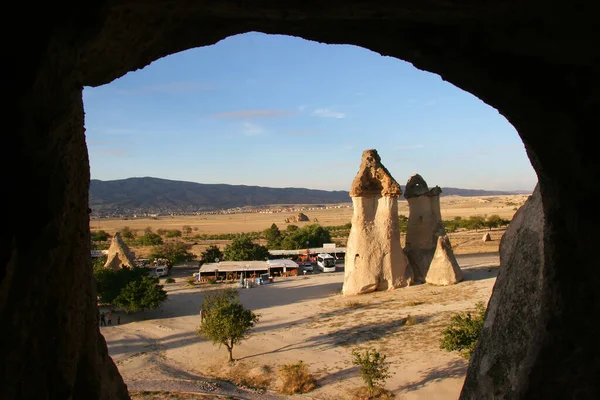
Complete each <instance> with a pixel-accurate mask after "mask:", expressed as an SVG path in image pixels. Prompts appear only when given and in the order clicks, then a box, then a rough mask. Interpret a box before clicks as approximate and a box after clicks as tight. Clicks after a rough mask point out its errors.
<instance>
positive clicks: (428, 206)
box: [404, 174, 452, 283]
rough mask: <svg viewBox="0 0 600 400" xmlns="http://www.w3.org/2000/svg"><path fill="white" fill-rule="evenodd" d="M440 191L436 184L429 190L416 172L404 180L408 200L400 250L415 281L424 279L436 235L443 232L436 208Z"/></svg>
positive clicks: (439, 212) (433, 249) (444, 232)
mask: <svg viewBox="0 0 600 400" xmlns="http://www.w3.org/2000/svg"><path fill="white" fill-rule="evenodd" d="M441 192H442V190H441V189H440V188H439V186H436V187H434V188H432V189H429V187H428V186H427V183H426V182H425V180H424V179H423V177H421V175H419V174H414V175H413V176H411V177H410V178H409V180H408V182H407V183H406V193H404V197H405V198H406V199H407V200H408V209H409V213H408V224H407V227H406V244H405V246H404V251H405V252H406V255H407V256H408V260H409V262H410V266H411V268H412V271H413V274H414V277H415V281H416V282H420V283H423V282H425V277H426V276H427V271H428V270H429V265H430V264H431V261H432V260H433V255H434V254H435V251H436V248H437V245H438V238H439V237H440V236H444V235H446V228H444V223H443V222H442V213H441V210H440V193H441ZM450 251H452V250H451V249H450Z"/></svg>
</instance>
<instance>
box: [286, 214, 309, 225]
mask: <svg viewBox="0 0 600 400" xmlns="http://www.w3.org/2000/svg"><path fill="white" fill-rule="evenodd" d="M306 221H310V218H308V216H307V215H306V214H304V213H298V215H295V216H293V217H291V218H286V219H285V222H286V223H288V222H306Z"/></svg>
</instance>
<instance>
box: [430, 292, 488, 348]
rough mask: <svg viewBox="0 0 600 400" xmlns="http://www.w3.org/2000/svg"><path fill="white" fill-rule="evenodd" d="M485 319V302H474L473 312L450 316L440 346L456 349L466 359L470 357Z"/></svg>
mask: <svg viewBox="0 0 600 400" xmlns="http://www.w3.org/2000/svg"><path fill="white" fill-rule="evenodd" d="M484 320H485V304H484V303H483V302H481V301H480V302H478V303H477V304H475V312H474V313H472V312H466V313H461V314H457V315H455V316H453V317H452V319H451V320H450V324H449V325H448V327H447V328H446V329H444V331H443V332H442V338H441V340H440V348H441V349H444V350H447V351H458V352H459V353H460V354H461V355H462V356H463V357H464V358H466V359H467V360H468V359H469V358H471V354H472V353H473V350H475V345H477V341H478V340H479V334H480V333H481V329H482V328H483V321H484Z"/></svg>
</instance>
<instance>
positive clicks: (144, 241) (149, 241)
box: [136, 232, 163, 246]
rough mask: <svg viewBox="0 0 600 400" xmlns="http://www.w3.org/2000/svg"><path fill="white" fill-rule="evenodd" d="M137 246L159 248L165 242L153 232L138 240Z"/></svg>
mask: <svg viewBox="0 0 600 400" xmlns="http://www.w3.org/2000/svg"><path fill="white" fill-rule="evenodd" d="M136 242H137V244H138V245H140V246H158V245H160V244H163V240H162V238H161V237H160V235H157V234H156V233H152V232H146V233H144V235H143V236H140V237H139V238H137V240H136Z"/></svg>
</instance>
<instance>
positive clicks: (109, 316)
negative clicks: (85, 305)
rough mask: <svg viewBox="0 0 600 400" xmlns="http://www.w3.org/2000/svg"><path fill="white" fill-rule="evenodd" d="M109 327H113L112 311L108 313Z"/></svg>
mask: <svg viewBox="0 0 600 400" xmlns="http://www.w3.org/2000/svg"><path fill="white" fill-rule="evenodd" d="M107 325H112V310H111V311H109V312H108V323H107Z"/></svg>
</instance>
